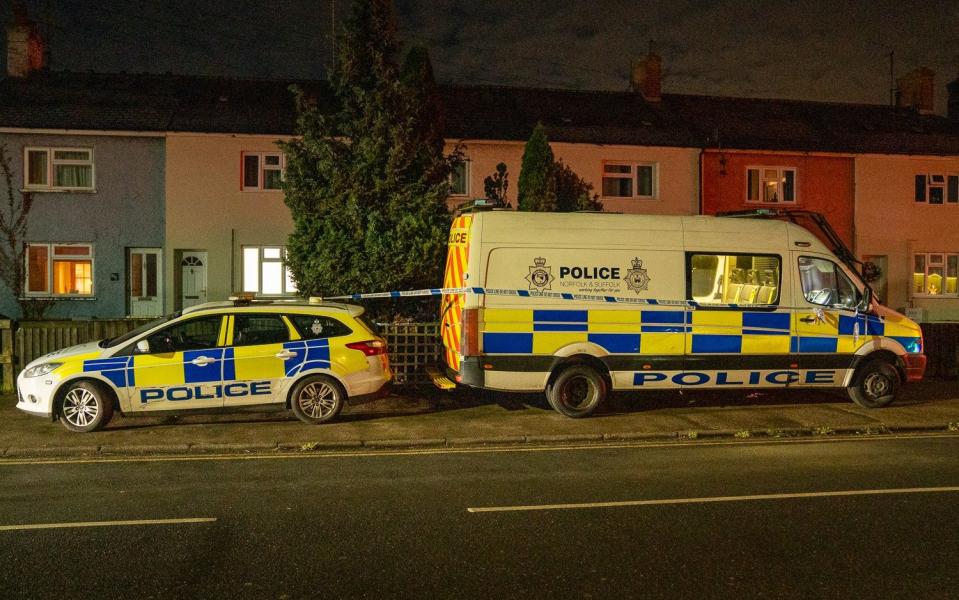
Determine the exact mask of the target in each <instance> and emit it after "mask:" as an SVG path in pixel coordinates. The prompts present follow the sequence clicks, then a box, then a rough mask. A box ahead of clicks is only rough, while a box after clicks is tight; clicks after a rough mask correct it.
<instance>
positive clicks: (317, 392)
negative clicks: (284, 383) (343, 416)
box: [290, 375, 346, 425]
mask: <svg viewBox="0 0 959 600" xmlns="http://www.w3.org/2000/svg"><path fill="white" fill-rule="evenodd" d="M345 402H346V391H345V390H344V389H343V386H341V385H340V384H339V382H338V381H336V380H335V379H333V378H332V377H327V376H325V375H314V376H312V377H307V378H306V379H304V380H303V381H301V382H299V383H297V384H296V387H295V388H293V394H292V397H291V401H290V406H291V407H292V408H293V414H295V415H296V416H297V417H298V418H299V419H300V420H301V421H304V422H306V423H309V424H311V425H319V424H320V423H326V422H327V421H332V420H333V419H335V418H336V416H337V415H338V414H340V411H341V410H342V409H343V404H344V403H345Z"/></svg>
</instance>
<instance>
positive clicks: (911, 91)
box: [896, 67, 936, 114]
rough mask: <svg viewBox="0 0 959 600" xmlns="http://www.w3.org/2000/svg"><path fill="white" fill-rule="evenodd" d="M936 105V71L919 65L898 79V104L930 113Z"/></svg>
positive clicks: (901, 106) (898, 105) (900, 106)
mask: <svg viewBox="0 0 959 600" xmlns="http://www.w3.org/2000/svg"><path fill="white" fill-rule="evenodd" d="M935 105H936V72H935V71H933V70H932V69H927V68H926V67H919V68H918V69H916V70H914V71H910V72H909V73H906V74H905V75H903V76H902V77H900V78H899V79H897V80H896V106H897V107H899V108H914V109H918V110H919V112H920V113H923V114H929V113H932V112H933V111H934V110H935V107H936V106H935Z"/></svg>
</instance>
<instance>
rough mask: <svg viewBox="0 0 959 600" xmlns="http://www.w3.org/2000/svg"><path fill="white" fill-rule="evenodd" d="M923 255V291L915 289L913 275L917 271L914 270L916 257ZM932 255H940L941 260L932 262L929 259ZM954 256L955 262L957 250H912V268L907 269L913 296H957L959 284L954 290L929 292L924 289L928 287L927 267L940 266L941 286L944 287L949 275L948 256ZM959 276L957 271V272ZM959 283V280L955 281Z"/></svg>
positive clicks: (957, 254)
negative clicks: (936, 292)
mask: <svg viewBox="0 0 959 600" xmlns="http://www.w3.org/2000/svg"><path fill="white" fill-rule="evenodd" d="M918 256H922V257H923V273H922V289H923V291H921V292H917V291H915V283H916V282H915V276H916V273H918V271H916V257H918ZM933 256H941V257H942V262H935V263H933V262H932V261H931V260H930V259H931V258H932V257H933ZM951 256H955V257H956V261H957V263H959V252H914V253H913V255H912V268H911V269H910V270H909V278H910V281H909V291H910V292H911V294H912V296H913V297H914V298H959V285H957V291H956V292H946V291H945V289H943V291H941V292H940V293H938V294H930V293H928V292H927V291H926V290H928V289H929V287H928V285H929V283H928V281H929V269H930V267H932V268H936V267H942V279H943V288H946V286H947V285H948V282H947V280H948V277H949V257H951ZM957 270H959V264H957ZM957 277H959V273H957ZM957 284H959V282H957Z"/></svg>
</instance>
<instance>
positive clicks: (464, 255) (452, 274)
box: [440, 214, 473, 373]
mask: <svg viewBox="0 0 959 600" xmlns="http://www.w3.org/2000/svg"><path fill="white" fill-rule="evenodd" d="M472 223H473V216H472V215H468V214H467V215H460V216H458V217H456V218H455V219H453V225H452V227H450V237H449V247H448V250H447V254H446V270H445V272H444V274H443V287H444V288H459V287H464V286H465V285H466V272H467V266H468V260H469V241H470V226H471V225H472ZM464 299H465V295H463V294H448V295H445V296H443V300H442V302H441V304H440V322H441V337H442V340H443V359H444V362H445V363H446V366H447V367H449V368H450V369H451V370H453V371H454V372H457V373H458V372H459V370H460V360H461V359H462V353H461V351H460V340H461V338H462V335H463V303H464Z"/></svg>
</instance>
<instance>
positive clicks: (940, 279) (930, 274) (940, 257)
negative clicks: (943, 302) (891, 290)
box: [912, 252, 959, 296]
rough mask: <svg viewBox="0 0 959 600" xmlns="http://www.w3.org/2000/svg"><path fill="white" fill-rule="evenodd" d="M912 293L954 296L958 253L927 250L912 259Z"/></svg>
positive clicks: (958, 266) (957, 271)
mask: <svg viewBox="0 0 959 600" xmlns="http://www.w3.org/2000/svg"><path fill="white" fill-rule="evenodd" d="M913 264H914V265H915V268H914V269H913V274H912V293H913V294H914V295H917V296H956V295H959V289H957V285H956V284H957V276H959V254H945V253H943V252H928V253H923V254H916V255H915V258H914V260H913Z"/></svg>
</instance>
